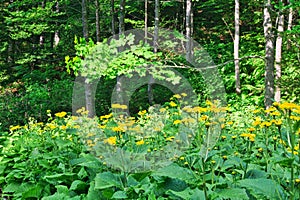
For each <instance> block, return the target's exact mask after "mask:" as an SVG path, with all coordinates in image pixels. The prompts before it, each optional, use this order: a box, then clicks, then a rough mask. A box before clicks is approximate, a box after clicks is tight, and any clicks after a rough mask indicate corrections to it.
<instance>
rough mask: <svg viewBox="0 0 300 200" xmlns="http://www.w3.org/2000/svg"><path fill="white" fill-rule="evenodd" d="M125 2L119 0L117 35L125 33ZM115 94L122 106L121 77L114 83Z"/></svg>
mask: <svg viewBox="0 0 300 200" xmlns="http://www.w3.org/2000/svg"><path fill="white" fill-rule="evenodd" d="M125 3H126V2H125V0H120V13H119V35H121V34H123V33H124V32H125V21H124V19H125ZM119 51H120V52H122V51H123V48H122V47H120V48H119ZM116 92H117V96H118V100H119V102H118V103H120V104H124V100H123V97H122V83H121V76H117V83H116Z"/></svg>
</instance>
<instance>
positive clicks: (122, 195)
mask: <svg viewBox="0 0 300 200" xmlns="http://www.w3.org/2000/svg"><path fill="white" fill-rule="evenodd" d="M111 198H112V199H125V198H127V195H126V192H125V191H117V192H115V193H114V194H113V196H112V197H111Z"/></svg>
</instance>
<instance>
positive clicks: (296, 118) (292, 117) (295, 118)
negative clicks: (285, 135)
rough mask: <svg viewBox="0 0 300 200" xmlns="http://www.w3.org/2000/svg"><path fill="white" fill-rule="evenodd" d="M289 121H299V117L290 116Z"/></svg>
mask: <svg viewBox="0 0 300 200" xmlns="http://www.w3.org/2000/svg"><path fill="white" fill-rule="evenodd" d="M290 119H291V120H295V121H300V117H298V116H295V115H291V116H290Z"/></svg>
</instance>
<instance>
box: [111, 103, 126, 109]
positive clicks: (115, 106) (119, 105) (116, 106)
mask: <svg viewBox="0 0 300 200" xmlns="http://www.w3.org/2000/svg"><path fill="white" fill-rule="evenodd" d="M111 108H115V109H122V110H126V109H127V108H128V107H127V105H122V104H118V103H115V104H112V105H111Z"/></svg>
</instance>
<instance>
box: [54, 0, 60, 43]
mask: <svg viewBox="0 0 300 200" xmlns="http://www.w3.org/2000/svg"><path fill="white" fill-rule="evenodd" d="M55 12H57V13H58V12H59V2H58V1H57V2H56V5H55ZM53 39H54V44H53V48H55V47H56V46H57V45H58V43H59V40H60V38H59V32H58V30H56V31H55V32H54V38H53Z"/></svg>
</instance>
